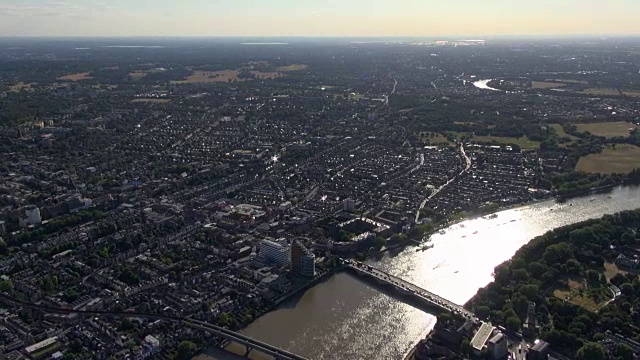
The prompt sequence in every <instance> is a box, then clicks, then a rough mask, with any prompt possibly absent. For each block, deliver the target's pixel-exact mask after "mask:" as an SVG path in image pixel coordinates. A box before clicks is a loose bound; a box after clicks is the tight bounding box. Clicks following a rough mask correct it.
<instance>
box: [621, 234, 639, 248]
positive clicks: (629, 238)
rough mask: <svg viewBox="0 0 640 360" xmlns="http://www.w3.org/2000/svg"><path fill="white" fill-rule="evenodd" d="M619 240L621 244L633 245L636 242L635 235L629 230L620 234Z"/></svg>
mask: <svg viewBox="0 0 640 360" xmlns="http://www.w3.org/2000/svg"><path fill="white" fill-rule="evenodd" d="M620 241H622V243H623V244H625V245H630V246H633V245H635V244H636V238H635V236H633V234H631V233H629V232H625V233H624V234H622V237H621V238H620Z"/></svg>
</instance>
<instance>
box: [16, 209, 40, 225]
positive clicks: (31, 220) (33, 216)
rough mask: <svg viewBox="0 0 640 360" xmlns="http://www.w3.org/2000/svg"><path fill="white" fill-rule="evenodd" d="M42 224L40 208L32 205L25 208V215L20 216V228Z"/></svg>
mask: <svg viewBox="0 0 640 360" xmlns="http://www.w3.org/2000/svg"><path fill="white" fill-rule="evenodd" d="M41 222H42V218H41V217H40V209H39V208H38V207H36V206H33V205H30V206H27V207H25V208H24V215H23V216H20V227H27V226H29V225H36V224H40V223H41Z"/></svg>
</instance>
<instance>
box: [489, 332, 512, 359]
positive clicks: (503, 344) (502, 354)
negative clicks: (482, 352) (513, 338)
mask: <svg viewBox="0 0 640 360" xmlns="http://www.w3.org/2000/svg"><path fill="white" fill-rule="evenodd" d="M487 350H489V355H490V356H491V358H492V359H494V360H498V359H504V358H506V356H507V353H508V352H509V349H508V344H507V337H506V336H505V335H504V334H503V333H498V334H496V335H495V336H494V337H492V338H491V339H489V342H488V343H487Z"/></svg>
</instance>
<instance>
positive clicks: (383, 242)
mask: <svg viewBox="0 0 640 360" xmlns="http://www.w3.org/2000/svg"><path fill="white" fill-rule="evenodd" d="M386 245H387V239H385V238H384V236H378V237H376V243H375V246H376V247H377V248H378V249H382V248H383V247H385V246H386Z"/></svg>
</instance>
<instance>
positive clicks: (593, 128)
mask: <svg viewBox="0 0 640 360" xmlns="http://www.w3.org/2000/svg"><path fill="white" fill-rule="evenodd" d="M575 125H576V126H577V127H578V131H580V132H585V131H588V132H590V133H592V134H594V135H599V136H604V137H616V136H629V129H632V128H639V127H638V126H636V125H633V124H631V123H628V122H625V121H616V122H603V123H591V124H575Z"/></svg>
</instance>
